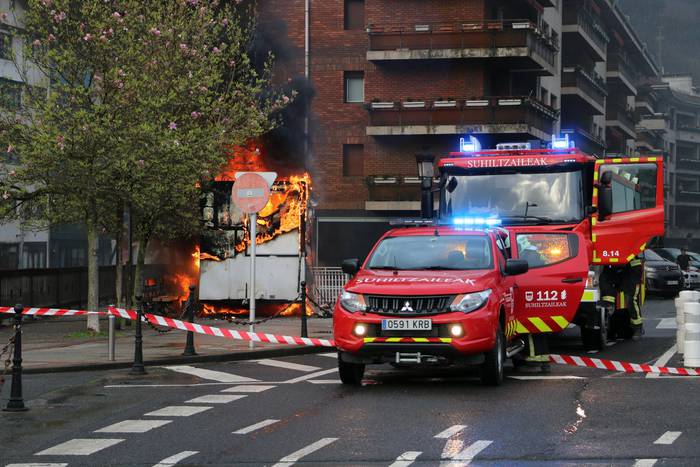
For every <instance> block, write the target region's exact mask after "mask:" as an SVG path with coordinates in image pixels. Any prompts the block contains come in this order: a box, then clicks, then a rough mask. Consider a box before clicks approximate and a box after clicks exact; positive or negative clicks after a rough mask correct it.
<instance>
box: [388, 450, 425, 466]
mask: <svg viewBox="0 0 700 467" xmlns="http://www.w3.org/2000/svg"><path fill="white" fill-rule="evenodd" d="M421 454H423V453H422V452H421V451H406V452H404V453H403V454H401V455H400V456H399V457H397V458H396V461H395V462H394V463H393V464H391V465H390V466H389V467H408V466H409V465H411V464H413V461H415V460H416V459H417V458H418V456H420V455H421Z"/></svg>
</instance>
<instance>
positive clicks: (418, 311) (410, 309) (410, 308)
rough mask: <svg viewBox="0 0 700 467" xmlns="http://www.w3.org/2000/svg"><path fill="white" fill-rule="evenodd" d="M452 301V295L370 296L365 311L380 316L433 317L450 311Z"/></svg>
mask: <svg viewBox="0 0 700 467" xmlns="http://www.w3.org/2000/svg"><path fill="white" fill-rule="evenodd" d="M453 300H454V296H453V295H438V296H427V297H390V296H385V295H370V296H368V297H367V304H368V310H367V311H369V312H370V313H377V314H380V315H401V316H416V315H422V316H425V315H435V314H438V313H445V312H448V311H450V304H451V303H452V301H453Z"/></svg>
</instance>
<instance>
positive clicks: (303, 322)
mask: <svg viewBox="0 0 700 467" xmlns="http://www.w3.org/2000/svg"><path fill="white" fill-rule="evenodd" d="M300 285H301V337H309V330H308V328H307V327H306V281H301V284H300Z"/></svg>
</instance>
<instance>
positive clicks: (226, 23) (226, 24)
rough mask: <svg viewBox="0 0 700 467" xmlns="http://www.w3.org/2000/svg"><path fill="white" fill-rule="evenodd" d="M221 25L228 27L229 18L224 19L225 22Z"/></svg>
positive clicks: (222, 21)
mask: <svg viewBox="0 0 700 467" xmlns="http://www.w3.org/2000/svg"><path fill="white" fill-rule="evenodd" d="M221 25H222V26H228V18H224V19H223V20H221Z"/></svg>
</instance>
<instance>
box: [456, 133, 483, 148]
mask: <svg viewBox="0 0 700 467" xmlns="http://www.w3.org/2000/svg"><path fill="white" fill-rule="evenodd" d="M459 151H460V152H478V151H481V143H480V142H479V140H478V139H476V138H475V137H473V136H469V139H466V138H459Z"/></svg>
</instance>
